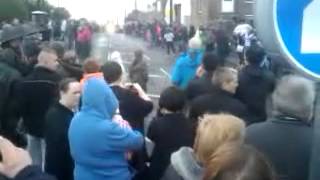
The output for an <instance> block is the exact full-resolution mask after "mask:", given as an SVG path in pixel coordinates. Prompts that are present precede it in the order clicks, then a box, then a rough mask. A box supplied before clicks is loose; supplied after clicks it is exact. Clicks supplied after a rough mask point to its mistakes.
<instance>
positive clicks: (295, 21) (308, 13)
mask: <svg viewBox="0 0 320 180" xmlns="http://www.w3.org/2000/svg"><path fill="white" fill-rule="evenodd" d="M255 20H256V25H257V30H258V35H259V37H260V38H261V39H262V41H263V42H264V43H265V44H266V47H267V49H270V50H271V51H272V52H276V53H281V54H282V56H284V57H285V58H286V59H287V60H289V61H290V63H291V64H292V65H294V67H296V68H297V69H298V70H300V71H302V72H304V73H305V74H307V75H309V76H312V77H314V78H317V79H320V0H294V1H292V0H257V3H256V17H255Z"/></svg>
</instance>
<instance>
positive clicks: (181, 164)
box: [171, 147, 203, 180]
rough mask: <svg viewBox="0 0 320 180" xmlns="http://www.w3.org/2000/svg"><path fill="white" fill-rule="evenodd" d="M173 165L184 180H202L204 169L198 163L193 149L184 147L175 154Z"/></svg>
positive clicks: (172, 160)
mask: <svg viewBox="0 0 320 180" xmlns="http://www.w3.org/2000/svg"><path fill="white" fill-rule="evenodd" d="M171 165H172V167H173V168H174V170H175V171H176V172H177V173H178V174H179V175H180V176H181V177H182V178H183V179H184V180H202V176H203V168H202V167H201V166H200V164H199V163H198V162H197V160H196V158H195V156H194V152H193V149H192V148H189V147H182V148H180V150H179V151H177V152H175V153H173V154H172V155H171Z"/></svg>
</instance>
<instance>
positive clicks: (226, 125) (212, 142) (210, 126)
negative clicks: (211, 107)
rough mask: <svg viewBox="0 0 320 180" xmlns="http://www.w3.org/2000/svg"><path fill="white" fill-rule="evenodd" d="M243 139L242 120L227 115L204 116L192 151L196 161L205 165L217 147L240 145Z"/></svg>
mask: <svg viewBox="0 0 320 180" xmlns="http://www.w3.org/2000/svg"><path fill="white" fill-rule="evenodd" d="M244 137H245V123H244V121H243V120H241V119H239V118H237V117H235V116H232V115H227V114H216V115H204V117H203V118H202V119H201V120H200V123H199V125H198V129H197V134H196V138H195V143H194V150H195V153H196V156H197V158H198V160H199V161H200V162H201V163H206V162H207V161H208V160H209V159H208V157H210V155H212V154H213V153H214V152H215V151H216V150H217V148H218V147H219V146H221V145H222V144H225V143H229V142H230V143H231V142H235V143H242V142H243V141H244Z"/></svg>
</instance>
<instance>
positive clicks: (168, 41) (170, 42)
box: [164, 29, 175, 54]
mask: <svg viewBox="0 0 320 180" xmlns="http://www.w3.org/2000/svg"><path fill="white" fill-rule="evenodd" d="M164 39H165V41H166V44H167V52H168V54H170V51H172V53H175V48H174V44H173V41H174V34H173V32H172V30H171V29H168V30H167V32H166V33H165V34H164Z"/></svg>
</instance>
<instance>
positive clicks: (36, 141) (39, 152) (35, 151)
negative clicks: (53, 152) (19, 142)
mask: <svg viewBox="0 0 320 180" xmlns="http://www.w3.org/2000/svg"><path fill="white" fill-rule="evenodd" d="M27 137H28V146H27V150H28V152H29V153H30V155H31V158H32V161H33V164H34V165H38V166H40V167H41V168H42V169H44V157H45V141H44V139H43V138H39V137H34V136H32V135H29V134H28V136H27Z"/></svg>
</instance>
